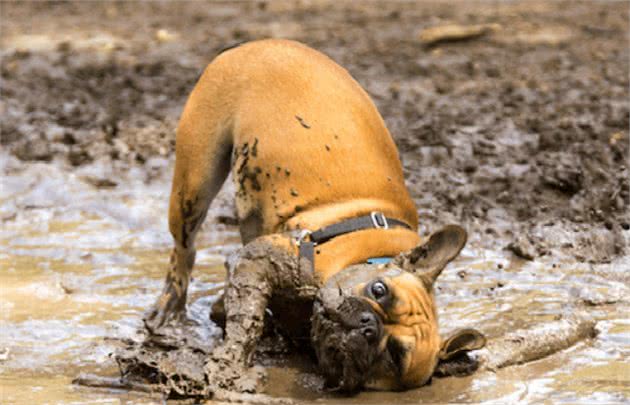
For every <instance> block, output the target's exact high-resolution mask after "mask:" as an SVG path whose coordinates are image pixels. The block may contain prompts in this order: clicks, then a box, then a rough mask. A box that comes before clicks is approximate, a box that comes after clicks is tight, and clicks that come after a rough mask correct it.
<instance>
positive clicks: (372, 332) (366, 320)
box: [359, 312, 378, 343]
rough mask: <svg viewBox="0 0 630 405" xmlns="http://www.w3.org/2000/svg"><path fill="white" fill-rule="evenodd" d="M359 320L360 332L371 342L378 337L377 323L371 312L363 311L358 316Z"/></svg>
mask: <svg viewBox="0 0 630 405" xmlns="http://www.w3.org/2000/svg"><path fill="white" fill-rule="evenodd" d="M359 321H360V322H361V334H362V335H363V336H364V337H365V338H366V339H367V341H368V342H370V343H372V342H374V341H375V340H376V339H378V323H377V322H376V316H375V315H374V314H373V313H371V312H363V313H362V314H361V317H360V318H359Z"/></svg>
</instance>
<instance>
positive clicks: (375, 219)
mask: <svg viewBox="0 0 630 405" xmlns="http://www.w3.org/2000/svg"><path fill="white" fill-rule="evenodd" d="M370 218H371V219H372V224H373V225H374V228H381V229H388V228H389V224H388V223H387V218H385V215H384V214H383V213H382V212H380V211H372V212H370Z"/></svg>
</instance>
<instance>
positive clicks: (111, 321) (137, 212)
mask: <svg viewBox="0 0 630 405" xmlns="http://www.w3.org/2000/svg"><path fill="white" fill-rule="evenodd" d="M0 158H1V160H0V162H1V163H2V164H1V168H2V173H3V188H2V195H1V197H0V198H1V199H0V214H1V215H2V221H3V223H2V231H1V234H0V235H1V239H0V266H1V267H2V271H1V272H0V288H1V290H0V308H1V318H0V329H1V330H2V334H1V335H0V355H1V357H0V358H1V360H0V380H1V381H2V387H3V391H2V402H3V403H16V404H17V403H61V404H71V403H119V402H125V401H128V402H132V403H151V402H155V401H157V402H159V401H161V399H160V398H156V397H151V396H149V395H142V394H137V393H129V392H125V391H116V390H100V389H87V388H82V387H76V386H73V385H72V384H71V381H72V379H73V378H75V377H76V376H77V375H78V374H79V373H81V372H88V373H94V374H100V375H111V376H115V375H116V373H117V369H116V366H115V364H114V362H113V361H112V359H111V358H110V356H109V355H110V353H111V352H112V351H113V350H114V348H115V341H116V339H118V338H132V339H134V338H138V334H137V329H138V328H139V327H140V326H141V317H142V314H143V313H144V311H145V310H146V309H147V308H148V307H149V305H150V304H151V303H152V302H153V300H154V299H155V297H156V296H157V295H158V293H159V291H160V289H161V286H162V277H163V272H164V269H165V264H166V260H167V257H168V249H169V247H170V237H169V236H168V231H167V226H166V215H165V213H166V202H167V196H168V189H169V187H168V184H169V178H168V177H169V173H170V166H171V162H170V161H168V160H163V161H156V162H154V164H155V165H158V166H160V167H161V168H162V169H161V172H162V173H163V174H162V175H160V176H157V177H155V176H153V177H151V176H149V177H151V179H148V177H147V170H138V171H137V172H133V171H131V172H129V173H127V174H125V175H124V176H122V175H116V174H115V173H113V172H108V170H111V169H107V167H108V166H106V165H99V163H94V164H92V165H88V166H86V167H84V168H83V169H81V170H79V171H77V170H74V171H66V170H65V169H63V168H62V167H61V166H56V165H50V164H31V165H23V164H21V163H19V162H18V161H17V160H15V158H13V157H11V156H9V155H8V154H4V153H3V154H1V155H0ZM114 175H116V176H118V177H115V178H116V181H117V185H116V186H113V187H109V186H108V187H105V188H103V187H102V186H101V187H99V186H95V185H94V184H95V182H94V180H93V179H94V178H101V179H102V178H111V177H108V176H114ZM121 176H122V177H121ZM97 184H99V183H97ZM222 210H223V211H222ZM224 210H225V207H218V208H217V207H214V208H213V211H211V213H210V215H209V218H210V220H209V221H208V224H206V225H205V228H204V231H203V233H202V235H201V236H200V241H199V253H198V259H197V263H198V264H197V267H196V271H195V273H194V281H193V283H192V285H191V299H190V301H189V302H190V303H191V305H190V306H189V315H190V317H192V318H193V319H195V320H196V321H197V322H198V323H199V327H198V328H197V329H196V331H197V332H198V334H199V336H201V337H203V338H204V339H207V340H208V341H212V340H215V339H217V336H218V333H219V330H218V329H217V328H216V326H214V325H213V324H212V322H210V321H209V320H208V312H209V306H210V304H211V303H212V301H213V300H214V299H215V298H216V293H217V291H218V290H219V289H220V288H221V286H222V279H223V272H224V270H223V264H222V263H223V257H224V255H225V254H226V253H229V252H230V251H232V250H234V249H236V248H237V247H238V239H237V235H236V232H235V230H234V229H233V228H232V227H229V226H225V225H222V224H217V223H216V222H214V221H213V220H212V218H213V217H216V216H217V215H219V214H220V213H221V212H224ZM615 269H618V270H615ZM596 270H597V269H595V268H594V267H593V266H592V265H588V264H574V263H561V262H559V263H553V262H531V261H530V262H525V261H522V260H521V259H518V258H515V257H514V256H512V255H511V254H510V253H508V252H507V251H488V250H484V249H482V248H479V247H477V246H475V244H474V243H473V244H472V245H471V246H468V247H467V248H466V249H465V250H464V251H463V253H462V255H461V257H460V258H459V259H458V260H457V261H456V262H455V263H454V264H453V265H451V266H450V267H449V268H448V269H447V271H445V273H444V274H443V276H442V277H441V279H440V281H439V283H438V292H437V296H438V302H439V309H440V315H441V325H442V331H443V332H444V333H446V332H448V331H449V330H452V329H455V328H459V327H467V326H470V327H475V328H478V329H480V330H482V331H483V332H484V333H486V335H487V336H488V337H490V338H492V337H497V336H501V335H503V334H505V333H506V332H508V331H511V330H514V329H518V328H523V327H528V326H532V325H535V324H537V323H541V322H545V321H549V320H553V319H556V318H557V317H559V316H561V315H563V314H567V313H569V312H571V311H575V310H578V309H579V310H586V311H588V312H589V313H591V314H592V315H593V316H594V317H595V318H596V319H597V320H598V325H597V330H598V332H599V334H598V336H597V337H596V338H595V339H594V340H590V341H585V342H582V343H579V344H578V345H576V346H574V347H573V348H571V349H569V350H566V351H563V352H560V353H557V354H555V355H553V356H551V357H548V358H546V359H543V360H539V361H536V362H534V363H530V364H527V365H525V366H515V367H509V368H506V369H503V370H500V371H499V372H497V373H490V372H483V373H478V374H475V375H473V376H470V377H464V378H454V377H449V378H440V379H434V380H433V383H432V384H431V385H430V386H426V387H423V388H421V389H418V390H413V391H408V392H404V393H375V392H365V393H362V394H360V395H359V396H357V397H353V398H343V399H340V398H338V397H334V396H331V395H329V394H325V393H322V392H321V391H320V390H319V386H320V385H319V383H318V381H317V379H316V377H315V376H314V375H313V374H311V373H310V372H308V371H306V372H305V371H304V370H303V369H300V368H296V366H294V365H292V364H279V365H276V366H274V367H271V368H270V369H269V384H268V388H267V393H268V394H270V395H272V396H277V397H289V398H292V399H294V400H297V402H303V403H308V402H312V401H317V402H322V401H323V402H330V403H333V402H334V403H338V402H340V401H341V402H344V403H348V404H352V403H390V402H398V403H411V402H413V403H418V402H501V403H509V402H516V401H525V402H539V401H542V400H551V401H553V402H567V403H575V402H588V403H611V402H623V401H625V400H628V398H630V377H629V375H630V373H629V371H630V370H629V369H628V363H629V361H630V344H629V343H628V342H630V322H628V320H627V316H626V313H625V312H624V310H623V308H624V307H625V306H626V305H627V304H628V302H627V301H624V300H627V297H628V296H630V294H628V292H629V291H628V288H627V286H626V285H625V284H624V283H622V282H615V281H610V279H609V277H606V278H604V277H603V276H602V275H600V274H599V273H598V272H597V271H596ZM608 270H609V272H608V273H606V274H607V275H608V276H609V275H610V271H612V272H619V273H620V274H619V275H618V276H619V277H618V278H622V273H621V272H622V270H621V267H620V266H614V265H613V266H609V269H608ZM322 397H323V399H322Z"/></svg>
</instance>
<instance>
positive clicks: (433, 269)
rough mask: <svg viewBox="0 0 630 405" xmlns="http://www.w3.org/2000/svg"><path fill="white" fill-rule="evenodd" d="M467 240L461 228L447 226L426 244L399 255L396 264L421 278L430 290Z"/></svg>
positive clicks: (432, 236)
mask: <svg viewBox="0 0 630 405" xmlns="http://www.w3.org/2000/svg"><path fill="white" fill-rule="evenodd" d="M467 238H468V235H467V233H466V231H465V230H464V228H462V227H461V226H457V225H447V226H445V227H444V228H442V229H440V230H439V231H437V232H435V233H433V234H432V235H431V236H430V237H429V239H428V240H427V241H426V242H425V243H423V244H421V245H419V246H417V247H415V248H413V249H411V250H410V251H408V252H405V253H401V254H400V255H398V256H397V257H396V259H395V260H394V263H395V264H396V265H397V266H400V267H401V268H403V269H404V270H407V271H409V272H410V273H414V274H415V275H417V276H418V277H420V278H421V279H422V281H423V282H424V283H425V284H426V285H427V287H429V288H430V287H431V286H432V285H433V283H435V280H436V279H437V278H438V276H439V275H440V273H441V272H442V270H443V269H444V267H445V266H446V265H447V264H448V263H449V262H450V261H451V260H453V259H454V258H455V257H457V255H458V254H459V252H460V250H462V248H463V247H464V245H465V244H466V239H467Z"/></svg>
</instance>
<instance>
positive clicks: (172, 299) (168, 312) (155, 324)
mask: <svg viewBox="0 0 630 405" xmlns="http://www.w3.org/2000/svg"><path fill="white" fill-rule="evenodd" d="M142 321H143V322H144V326H145V328H146V329H147V330H148V331H149V333H151V334H155V333H157V331H158V329H160V328H161V327H163V326H164V325H166V324H168V323H171V322H179V323H182V322H187V321H188V319H187V318H186V296H184V297H179V296H178V294H177V293H175V292H174V291H164V292H163V293H162V295H161V296H160V298H158V300H157V302H156V303H155V304H154V305H153V307H152V308H151V309H150V310H149V312H147V314H146V315H145V316H144V318H143V319H142Z"/></svg>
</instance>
